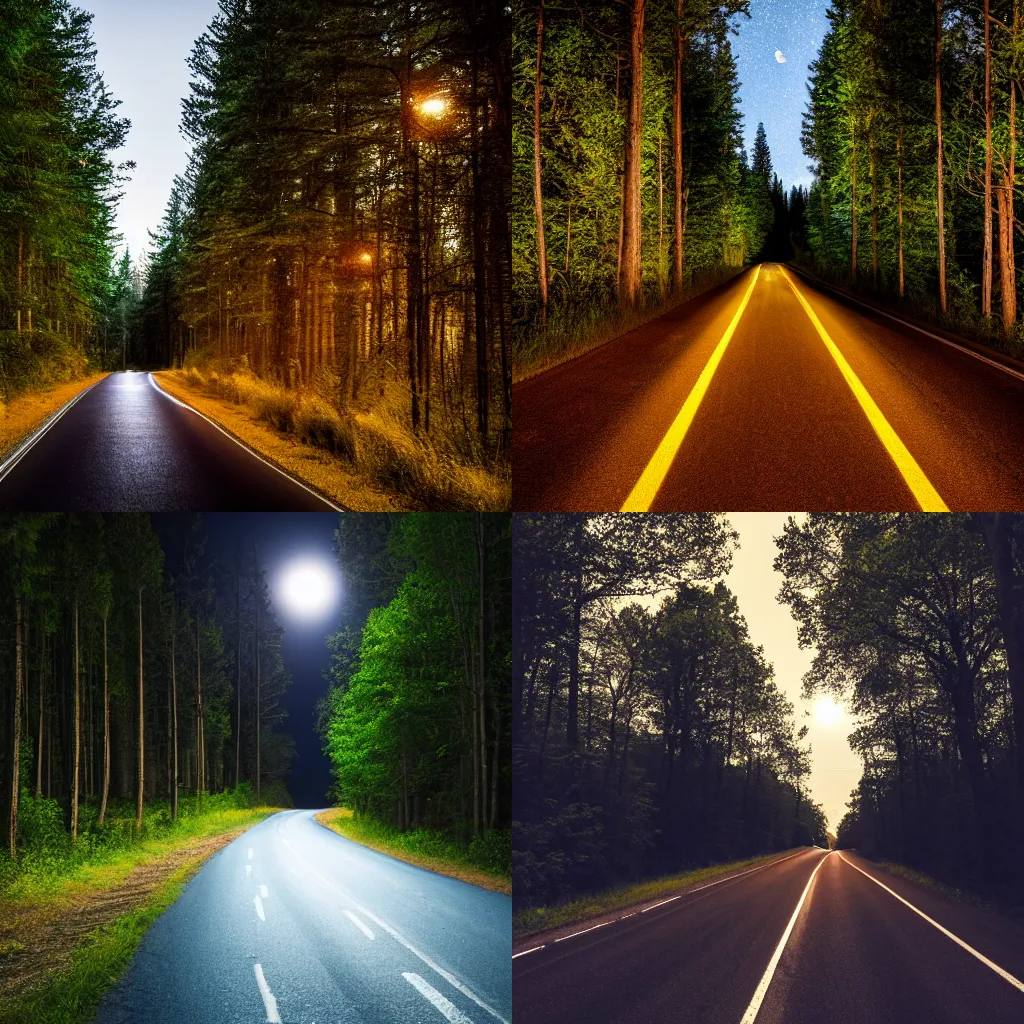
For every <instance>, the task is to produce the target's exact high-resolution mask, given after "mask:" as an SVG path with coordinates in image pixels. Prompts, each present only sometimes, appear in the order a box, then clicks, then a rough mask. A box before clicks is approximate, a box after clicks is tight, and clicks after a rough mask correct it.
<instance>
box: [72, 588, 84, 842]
mask: <svg viewBox="0 0 1024 1024" xmlns="http://www.w3.org/2000/svg"><path fill="white" fill-rule="evenodd" d="M78 667H79V657H78V596H77V595H76V596H75V755H74V770H73V773H72V777H71V778H72V782H71V838H72V840H74V839H76V838H77V836H78V763H79V748H80V747H81V745H82V743H81V731H82V698H81V694H80V692H79V685H78Z"/></svg>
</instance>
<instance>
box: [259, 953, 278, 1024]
mask: <svg viewBox="0 0 1024 1024" xmlns="http://www.w3.org/2000/svg"><path fill="white" fill-rule="evenodd" d="M253 966H254V968H255V970H256V984H257V985H259V987H260V995H261V996H263V1006H264V1009H266V1011H267V1024H281V1017H280V1014H278V1012H277V1000H276V999H275V998H274V993H273V992H271V991H270V986H269V985H268V984H267V979H266V978H264V977H263V968H262V967H261V966H260V965H259V964H254V965H253Z"/></svg>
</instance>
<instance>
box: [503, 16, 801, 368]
mask: <svg viewBox="0 0 1024 1024" xmlns="http://www.w3.org/2000/svg"><path fill="white" fill-rule="evenodd" d="M747 6H748V4H747V2H746V0H714V2H710V3H709V2H703V0H702V2H699V3H694V2H692V0H649V2H648V0H631V2H629V3H611V2H603V0H594V2H588V3H586V4H584V5H578V4H562V3H559V2H557V0H554V2H545V0H540V2H539V3H538V2H536V0H533V2H531V3H528V4H525V3H524V4H520V5H518V6H517V8H516V15H515V18H516V22H515V34H514V42H513V61H514V65H515V72H516V73H515V84H514V88H513V93H514V104H513V171H512V175H513V189H512V196H513V200H512V224H513V232H512V234H513V284H514V295H515V301H514V305H513V325H514V333H515V345H516V349H515V356H516V361H517V365H520V364H522V365H523V366H524V367H525V366H526V365H527V364H528V363H529V362H530V361H532V360H535V359H536V358H537V357H538V355H540V356H543V354H544V353H545V352H547V351H550V350H552V349H553V348H557V347H560V346H564V345H565V344H567V343H570V341H569V339H570V338H571V336H572V335H573V334H574V332H575V333H576V334H579V333H580V332H582V333H583V334H584V335H585V334H586V333H587V332H588V331H589V330H591V329H592V328H593V327H594V326H595V325H596V324H597V322H598V321H599V320H607V319H608V318H609V316H613V315H617V314H618V312H621V311H623V310H626V311H629V310H634V311H635V310H636V309H637V308H638V307H643V306H645V305H648V306H649V305H651V304H654V303H657V302H663V301H667V299H668V298H670V297H676V298H681V297H682V295H683V294H684V293H685V292H686V290H687V289H688V288H690V287H691V286H692V285H693V284H694V282H697V283H698V284H699V283H702V282H706V281H708V280H713V279H715V277H716V276H719V275H721V276H724V275H725V274H726V273H728V272H730V270H731V269H735V268H739V267H741V266H742V265H743V264H744V263H745V262H746V261H748V260H750V259H752V258H754V257H755V256H756V255H757V254H758V253H759V252H760V251H761V248H762V246H763V244H764V242H765V239H766V237H767V235H768V233H769V231H770V230H771V227H772V224H773V204H772V200H771V191H772V189H773V186H774V187H775V189H776V190H777V191H780V192H781V185H779V184H777V183H776V182H775V179H774V175H773V173H772V169H771V159H770V155H769V153H768V146H767V140H766V139H765V136H764V131H763V129H760V130H759V131H758V134H757V141H756V144H755V149H754V152H753V153H752V154H751V158H750V159H749V160H748V157H747V154H746V153H745V152H744V150H743V148H742V139H741V132H740V115H739V112H738V109H737V103H738V99H737V89H738V82H737V78H736V65H735V60H734V58H733V54H732V49H731V45H730V33H731V32H732V31H733V27H734V24H735V20H736V16H737V15H740V14H745V13H746V11H747Z"/></svg>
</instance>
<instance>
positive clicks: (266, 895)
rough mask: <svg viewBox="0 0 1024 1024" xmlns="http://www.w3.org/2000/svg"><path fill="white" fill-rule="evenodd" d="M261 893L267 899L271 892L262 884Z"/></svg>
mask: <svg viewBox="0 0 1024 1024" xmlns="http://www.w3.org/2000/svg"><path fill="white" fill-rule="evenodd" d="M260 895H261V896H262V897H263V898H264V899H266V898H267V897H268V896H269V895H270V893H269V892H267V887H266V886H265V885H261V886H260Z"/></svg>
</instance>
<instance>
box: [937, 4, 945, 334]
mask: <svg viewBox="0 0 1024 1024" xmlns="http://www.w3.org/2000/svg"><path fill="white" fill-rule="evenodd" d="M935 137H936V161H937V164H936V166H937V169H938V173H937V203H936V206H937V215H938V232H939V238H938V241H939V308H940V309H941V310H942V316H943V319H945V316H946V212H945V189H944V187H943V184H942V0H935Z"/></svg>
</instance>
